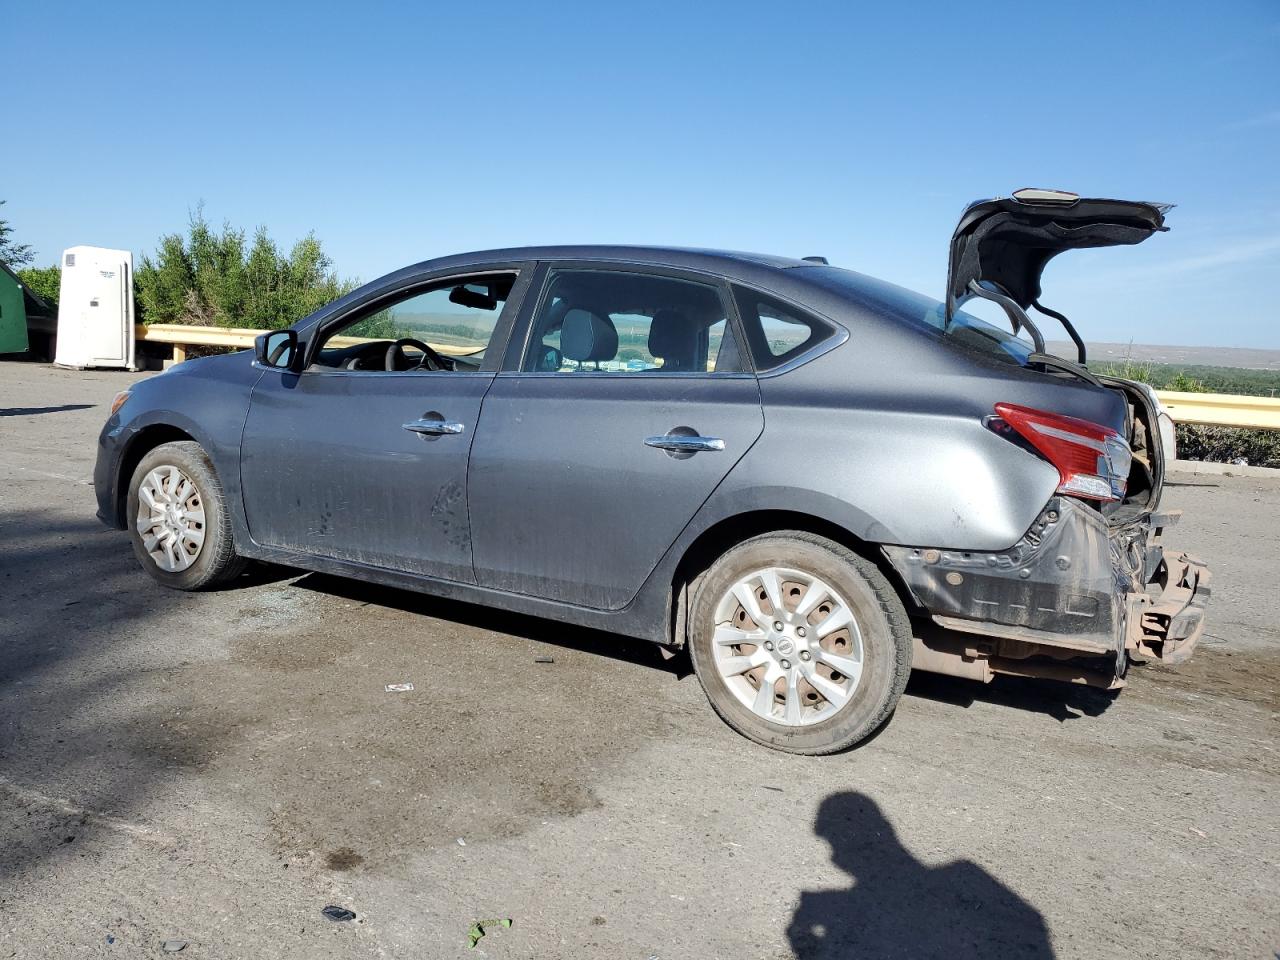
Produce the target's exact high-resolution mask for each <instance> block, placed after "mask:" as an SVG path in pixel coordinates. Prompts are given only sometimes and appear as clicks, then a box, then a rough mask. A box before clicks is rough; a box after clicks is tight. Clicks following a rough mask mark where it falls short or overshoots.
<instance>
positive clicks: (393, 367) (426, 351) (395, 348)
mask: <svg viewBox="0 0 1280 960" xmlns="http://www.w3.org/2000/svg"><path fill="white" fill-rule="evenodd" d="M405 347H413V348H414V349H416V350H420V351H422V359H421V360H419V361H418V362H417V363H416V364H414V365H413V366H412V367H410V366H402V364H407V363H408V362H409V358H408V357H406V356H405V355H404V348H405ZM382 366H383V367H384V368H385V369H386V370H387V371H388V372H395V371H397V370H417V369H419V368H421V367H426V368H427V369H428V370H449V369H452V368H451V367H450V365H449V362H448V361H447V360H445V358H444V357H442V356H440V354H438V353H436V352H435V351H434V350H432V349H431V348H430V347H429V346H427V345H426V344H425V343H423V342H422V341H421V340H415V339H414V338H413V337H401V338H400V339H399V340H396V341H395V342H393V343H392V344H391V345H390V346H389V347H387V352H386V355H385V356H384V357H383V358H382Z"/></svg>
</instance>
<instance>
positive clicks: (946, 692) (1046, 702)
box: [906, 670, 1120, 723]
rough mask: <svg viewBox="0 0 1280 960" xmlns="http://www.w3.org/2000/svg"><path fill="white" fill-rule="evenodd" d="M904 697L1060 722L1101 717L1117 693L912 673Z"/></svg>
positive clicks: (1050, 683) (1005, 678)
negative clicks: (988, 707) (1022, 713)
mask: <svg viewBox="0 0 1280 960" xmlns="http://www.w3.org/2000/svg"><path fill="white" fill-rule="evenodd" d="M906 692H907V696H913V697H922V698H924V699H926V700H936V701H938V702H939V703H949V704H952V705H954V706H958V707H971V706H973V704H975V703H990V704H994V705H996V706H1001V707H1010V708H1012V709H1015V710H1024V711H1026V712H1028V713H1043V714H1045V715H1047V716H1050V717H1053V719H1055V720H1057V721H1059V722H1060V723H1065V722H1066V721H1068V720H1078V719H1079V718H1080V717H1097V716H1101V715H1102V714H1103V713H1105V712H1106V711H1107V709H1108V708H1109V707H1110V706H1111V704H1113V703H1114V702H1115V700H1116V696H1117V695H1118V694H1119V692H1120V691H1118V690H1099V689H1097V688H1095V687H1086V686H1084V685H1081V684H1073V683H1063V682H1061V681H1058V680H1040V679H1034V678H1031V677H1011V676H997V677H996V678H995V679H993V680H992V681H991V682H990V683H982V682H980V681H978V680H965V679H962V678H960V677H948V676H944V675H943V674H940V673H924V672H922V671H919V670H917V671H915V672H914V673H912V674H911V682H910V683H908V684H907V690H906Z"/></svg>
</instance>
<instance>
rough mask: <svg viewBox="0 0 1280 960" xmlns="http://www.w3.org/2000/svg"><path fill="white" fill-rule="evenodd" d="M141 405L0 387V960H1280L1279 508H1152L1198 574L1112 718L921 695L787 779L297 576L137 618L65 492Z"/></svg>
mask: <svg viewBox="0 0 1280 960" xmlns="http://www.w3.org/2000/svg"><path fill="white" fill-rule="evenodd" d="M139 376H141V375H137V374H117V373H110V372H88V373H72V372H66V371H59V370H54V369H51V368H49V367H46V366H39V365H35V364H19V363H4V364H0V655H2V659H0V958H5V957H10V956H14V957H31V958H61V957H151V956H163V955H165V954H164V952H163V950H164V948H163V943H164V942H165V941H174V940H179V941H186V942H187V946H186V947H185V949H183V951H182V952H181V954H180V955H181V956H182V957H184V958H186V957H192V958H240V957H251V956H252V957H255V958H257V957H261V958H276V957H312V958H314V957H394V958H400V957H404V958H409V957H414V958H417V957H433V958H434V957H453V956H457V957H476V956H488V957H574V958H581V957H610V958H614V957H616V958H628V957H634V958H639V960H645V958H650V957H659V958H663V960H669V958H676V957H696V958H699V960H712V958H726V960H728V958H757V957H758V958H781V957H791V956H800V957H822V956H842V957H843V956H858V957H882V956H895V957H915V956H946V957H949V958H963V957H979V956H1002V957H1021V956H1025V957H1049V956H1055V957H1059V958H1068V957H1087V958H1097V957H1126V958H1135V957H1152V958H1161V960H1168V958H1170V957H1264V958H1271V957H1273V956H1274V955H1275V951H1276V950H1280V897H1278V896H1277V892H1276V891H1277V879H1278V876H1277V862H1278V861H1280V791H1278V790H1277V787H1278V786H1280V778H1278V773H1280V762H1278V760H1280V758H1278V757H1277V747H1276V730H1277V718H1278V717H1280V704H1278V699H1277V688H1278V686H1280V682H1278V681H1280V655H1278V651H1280V629H1278V628H1277V623H1278V622H1280V591H1277V589H1276V559H1277V555H1278V553H1280V551H1277V544H1278V543H1280V482H1278V481H1276V480H1272V479H1265V478H1237V477H1205V476H1195V477H1192V476H1185V477H1175V478H1174V482H1173V483H1172V484H1171V485H1170V487H1169V489H1168V491H1167V494H1166V505H1168V506H1173V507H1181V508H1183V509H1184V510H1185V511H1186V519H1185V520H1184V523H1183V525H1182V527H1180V528H1179V529H1178V531H1177V532H1176V535H1175V536H1173V537H1171V540H1172V542H1174V543H1175V544H1177V545H1180V546H1185V547H1187V548H1189V549H1192V550H1194V551H1196V552H1198V553H1200V554H1201V555H1202V556H1203V557H1205V558H1206V559H1207V560H1209V562H1210V563H1211V564H1212V565H1213V567H1214V570H1215V573H1216V579H1215V581H1214V591H1215V592H1214V599H1213V602H1212V604H1211V606H1210V614H1211V618H1212V619H1211V623H1210V627H1209V629H1210V631H1211V633H1212V636H1210V637H1209V638H1208V639H1207V640H1206V642H1205V643H1204V644H1203V645H1202V647H1201V648H1200V650H1199V651H1198V652H1197V654H1196V656H1195V657H1194V658H1193V660H1192V661H1191V662H1190V663H1188V664H1186V665H1184V666H1183V667H1181V668H1177V669H1167V668H1159V667H1148V668H1142V669H1138V670H1135V671H1134V672H1133V673H1132V674H1131V682H1130V685H1129V687H1128V688H1127V689H1126V690H1125V691H1123V692H1122V693H1121V694H1120V696H1119V697H1112V696H1109V695H1105V694H1101V693H1098V692H1095V691H1091V690H1084V689H1077V688H1073V687H1065V686H1059V685H1054V684H1046V683H1034V682H1017V681H1013V680H1011V679H1010V680H1007V681H1006V680H1001V681H997V682H996V683H995V684H992V685H991V686H988V687H983V686H981V685H977V684H973V683H970V682H966V681H960V680H951V679H948V678H941V677H929V676H917V677H915V678H913V680H912V683H911V685H910V687H908V691H907V695H906V696H905V697H904V698H903V701H902V703H901V705H900V707H899V709H898V711H897V713H896V714H895V716H894V718H893V719H892V721H891V722H890V723H889V724H888V725H887V726H886V727H885V728H884V729H883V731H882V732H881V733H880V734H879V735H878V736H877V737H876V738H875V739H874V740H873V741H871V742H869V743H867V744H866V745H864V746H863V747H861V748H860V749H857V750H854V751H852V752H850V753H846V754H843V755H840V756H836V757H828V758H818V759H805V758H798V757H789V756H784V755H781V754H776V753H772V752H769V751H767V750H764V749H762V748H760V747H756V746H754V745H752V744H751V743H749V742H747V741H745V740H743V739H741V738H739V737H737V736H736V735H734V734H733V733H732V732H731V731H729V730H728V729H727V728H726V727H725V726H724V725H723V724H721V723H720V722H719V721H718V720H717V719H716V717H715V715H714V714H713V713H712V711H711V709H710V707H709V706H708V705H707V704H706V702H705V700H704V698H703V696H702V693H701V691H700V689H699V688H698V685H697V682H696V681H695V680H694V679H693V678H692V677H690V676H688V675H687V673H686V671H685V668H684V667H683V665H682V663H681V662H680V661H679V660H676V661H673V662H671V663H667V662H665V661H663V660H662V658H661V657H660V656H659V655H658V653H657V650H656V649H655V648H652V647H648V646H646V645H643V644H638V643H632V642H630V641H625V640H620V639H618V638H616V637H612V636H609V635H606V634H600V633H593V632H589V631H584V630H577V629H572V628H569V627H565V626H561V625H557V624H553V623H546V622H541V621H535V620H531V619H528V618H522V617H514V616H509V615H505V614H497V613H493V612H489V611H486V610H483V609H478V608H474V607H468V606H464V605H460V604H455V603H446V602H442V601H439V600H434V599H431V598H428V597H422V596H418V595H414V594H409V593H403V592H399V591H393V590H386V589H381V588H374V587H370V586H367V585H363V584H358V583H353V582H347V581H341V580H337V579H334V578H329V577H321V576H317V575H303V574H298V573H296V572H294V571H287V570H281V569H271V570H267V569H259V570H256V571H255V572H254V573H252V574H250V575H249V576H247V577H246V578H245V580H244V581H243V582H242V583H239V584H237V585H236V586H235V587H234V588H232V589H228V590H224V591H221V592H217V593H210V594H199V595H183V594H177V593H172V592H166V591H163V590H160V589H159V588H157V587H155V586H153V585H152V584H151V581H150V580H148V579H147V578H146V577H145V576H144V575H143V574H142V573H141V571H139V570H138V568H137V566H136V564H135V561H134V559H133V556H132V553H131V551H130V549H129V545H128V542H127V539H126V536H125V535H124V534H123V533H120V532H117V531H113V530H108V529H106V528H105V527H103V526H102V525H101V524H100V523H99V522H98V521H97V520H96V519H95V518H94V515H93V514H94V503H93V496H92V488H91V486H90V482H89V476H90V473H91V470H92V462H93V456H94V439H95V437H96V434H97V431H98V429H99V427H100V425H101V423H102V421H103V419H104V418H105V416H106V404H107V403H108V402H109V401H110V398H111V396H112V395H113V394H114V393H115V392H116V391H117V390H119V389H121V388H122V387H123V386H124V385H126V384H127V383H129V382H131V381H132V380H133V379H137V378H138V377H139ZM539 656H551V657H554V658H555V662H554V663H536V662H535V657H539ZM399 682H412V683H413V684H414V686H415V689H414V690H413V692H409V693H387V692H385V691H384V686H385V685H386V684H389V683H399ZM329 904H337V905H341V906H345V907H349V908H350V909H351V910H353V911H354V912H355V913H356V919H355V920H353V921H350V922H331V921H329V920H326V919H325V918H324V917H322V915H321V909H322V908H323V907H325V906H326V905H329ZM504 917H510V918H512V919H513V921H514V923H513V925H512V926H511V927H510V928H509V929H507V928H503V927H494V926H490V928H489V929H488V931H487V935H486V936H485V937H484V938H483V939H482V940H481V941H480V944H479V946H478V947H477V948H476V949H475V950H469V949H468V947H467V931H468V928H469V927H470V926H471V924H472V922H473V921H474V920H477V919H489V918H494V919H496V918H504ZM837 943H849V944H853V946H849V947H848V948H839V947H837V946H835V944H837ZM171 946H173V944H171Z"/></svg>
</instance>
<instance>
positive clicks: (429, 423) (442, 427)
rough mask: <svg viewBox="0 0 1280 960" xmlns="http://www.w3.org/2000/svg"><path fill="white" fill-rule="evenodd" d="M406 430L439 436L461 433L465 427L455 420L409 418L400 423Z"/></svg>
mask: <svg viewBox="0 0 1280 960" xmlns="http://www.w3.org/2000/svg"><path fill="white" fill-rule="evenodd" d="M401 426H403V427H404V428H405V429H406V430H411V431H412V432H414V433H421V434H423V435H424V436H428V437H441V436H446V435H452V434H458V433H462V431H463V430H465V429H467V428H466V427H465V426H464V425H463V424H461V423H458V422H457V421H456V420H410V421H409V422H408V423H405V424H401Z"/></svg>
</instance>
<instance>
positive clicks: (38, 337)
mask: <svg viewBox="0 0 1280 960" xmlns="http://www.w3.org/2000/svg"><path fill="white" fill-rule="evenodd" d="M57 329H58V311H57V308H55V307H52V306H50V305H49V304H48V303H46V302H45V301H44V300H43V299H42V298H41V297H39V296H37V295H36V294H35V293H33V292H32V291H31V288H30V287H28V286H27V285H26V284H25V283H23V282H22V281H21V280H19V279H18V276H17V274H15V273H14V272H13V271H12V270H10V269H9V268H8V266H6V265H5V264H4V263H0V354H4V353H22V352H23V351H26V350H30V351H31V353H32V354H33V355H34V356H38V357H43V358H44V359H45V360H52V359H53V344H54V336H55V335H56V333H57Z"/></svg>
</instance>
